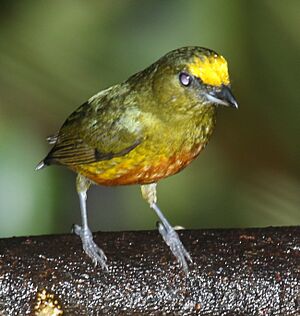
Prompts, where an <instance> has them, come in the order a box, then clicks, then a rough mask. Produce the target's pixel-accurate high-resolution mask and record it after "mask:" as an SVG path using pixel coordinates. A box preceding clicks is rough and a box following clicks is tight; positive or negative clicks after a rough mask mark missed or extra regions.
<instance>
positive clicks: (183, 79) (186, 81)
mask: <svg viewBox="0 0 300 316" xmlns="http://www.w3.org/2000/svg"><path fill="white" fill-rule="evenodd" d="M179 81H180V83H181V84H182V85H183V86H185V87H187V86H189V85H190V84H191V82H192V77H191V76H190V75H189V74H187V73H185V72H181V73H180V74H179Z"/></svg>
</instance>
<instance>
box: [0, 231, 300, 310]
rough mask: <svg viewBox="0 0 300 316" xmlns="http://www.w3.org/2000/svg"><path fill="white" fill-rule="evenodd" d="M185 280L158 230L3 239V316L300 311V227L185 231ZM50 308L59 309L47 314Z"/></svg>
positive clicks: (0, 291)
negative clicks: (90, 253)
mask: <svg viewBox="0 0 300 316" xmlns="http://www.w3.org/2000/svg"><path fill="white" fill-rule="evenodd" d="M179 235H180V237H181V240H182V242H183V243H184V245H185V246H186V248H187V250H188V251H190V254H191V255H192V258H193V260H194V262H193V264H191V265H190V272H189V275H188V276H186V275H185V274H184V273H183V272H182V271H181V270H180V267H178V266H177V265H176V262H174V258H173V256H172V255H171V253H170V251H169V249H168V248H167V246H165V244H164V243H163V241H162V240H161V238H160V236H159V234H158V233H157V232H155V231H139V232H109V233H96V234H95V241H96V242H97V243H98V244H99V245H100V246H101V248H102V249H103V250H104V252H105V253H106V255H107V257H108V265H109V272H104V271H102V270H101V268H100V267H94V266H93V264H92V262H91V261H90V259H89V258H88V257H87V256H86V255H85V254H84V253H83V251H82V250H81V241H80V239H79V238H78V237H76V236H74V235H57V236H39V237H22V238H7V239H0V315H2V314H1V313H3V315H28V314H30V315H61V314H62V313H61V311H63V315H89V316H90V315H195V314H196V315H197V314H200V315H265V316H266V315H272V316H274V315H300V227H281V228H261V229H224V230H191V231H180V232H179ZM47 311H53V313H52V314H51V313H50V312H49V314H47V313H46V312H47Z"/></svg>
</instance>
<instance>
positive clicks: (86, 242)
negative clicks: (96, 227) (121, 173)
mask: <svg viewBox="0 0 300 316" xmlns="http://www.w3.org/2000/svg"><path fill="white" fill-rule="evenodd" d="M90 185H91V182H90V181H89V180H88V179H87V178H85V177H84V176H82V175H78V176H77V179H76V189H77V193H78V195H79V200H80V210H81V219H82V226H79V225H74V232H75V234H76V235H78V236H80V238H81V241H82V247H83V250H84V251H85V253H86V254H87V255H88V256H89V257H90V258H91V259H92V260H93V262H94V264H95V265H97V264H98V263H99V264H100V265H101V267H102V268H103V269H105V270H107V265H106V256H105V254H104V252H103V251H102V249H100V248H99V247H98V246H97V245H96V244H95V242H94V241H93V235H92V232H91V230H90V229H89V226H88V220H87V209H86V199H87V194H86V192H87V190H88V188H89V187H90Z"/></svg>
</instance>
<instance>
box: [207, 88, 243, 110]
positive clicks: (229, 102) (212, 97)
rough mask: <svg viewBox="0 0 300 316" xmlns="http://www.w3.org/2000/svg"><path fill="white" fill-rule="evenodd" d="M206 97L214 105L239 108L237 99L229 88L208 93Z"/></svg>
mask: <svg viewBox="0 0 300 316" xmlns="http://www.w3.org/2000/svg"><path fill="white" fill-rule="evenodd" d="M206 97H207V99H208V100H209V101H211V102H213V103H216V104H221V105H225V106H230V107H232V108H236V109H237V108H238V104H237V102H236V100H235V97H234V96H233V94H232V92H231V90H230V88H229V87H228V86H225V85H223V86H222V87H221V89H220V90H218V91H212V92H209V93H207V94H206Z"/></svg>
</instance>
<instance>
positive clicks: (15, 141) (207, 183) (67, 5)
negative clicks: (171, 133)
mask: <svg viewBox="0 0 300 316" xmlns="http://www.w3.org/2000/svg"><path fill="white" fill-rule="evenodd" d="M0 6H1V10H0V15H1V19H0V38H1V40H0V236H1V237H5V236H13V235H29V234H46V233H58V232H69V231H70V228H71V225H72V224H73V223H75V222H77V223H78V222H80V212H79V203H78V201H77V196H76V191H75V175H74V174H73V173H72V172H70V171H68V170H66V169H65V168H58V167H51V168H47V169H45V170H43V171H40V172H36V171H35V170H34V168H35V165H36V164H37V163H38V162H39V160H41V159H42V158H43V157H44V155H45V154H46V153H47V151H48V150H49V146H48V145H47V143H46V141H45V138H46V136H49V135H51V134H53V133H55V131H56V130H57V129H58V128H59V127H60V125H61V124H62V123H63V121H64V119H65V118H66V117H67V116H68V115H69V114H70V113H71V112H72V111H73V110H74V109H75V108H76V107H77V106H79V105H80V104H81V103H83V102H84V101H85V100H86V99H88V98H89V97H90V96H92V95H93V94H95V93H96V92H98V91H100V90H102V89H104V88H106V87H108V86H110V85H112V84H114V83H117V82H120V81H123V80H125V79H126V78H127V77H129V76H130V75H132V74H133V73H135V72H137V71H139V70H141V69H143V68H145V67H146V66H148V65H149V64H150V63H152V62H154V61H155V60H157V59H158V58H159V57H160V56H162V55H163V54H165V53H166V52H168V51H170V50H172V49H174V48H178V47H181V46H186V45H198V46H205V47H209V48H212V49H214V50H216V51H218V52H219V53H221V54H223V55H224V56H225V57H226V58H227V60H228V62H229V69H230V73H231V79H232V87H233V91H234V94H235V96H236V98H237V100H238V102H239V105H240V109H239V110H238V111H234V110H230V109H220V111H219V115H218V124H217V129H216V132H215V134H214V136H213V138H212V140H211V142H210V144H209V145H208V147H207V148H206V149H205V151H204V152H203V153H202V154H201V155H200V156H199V158H198V159H197V160H196V161H195V162H193V164H192V165H191V166H189V167H188V168H187V169H186V170H185V171H183V172H182V173H180V174H178V175H176V176H173V177H171V178H168V179H165V180H163V181H161V183H160V184H159V186H158V198H159V205H160V206H161V208H162V210H163V211H164V212H165V214H166V216H167V217H168V218H169V220H170V222H171V223H172V224H174V225H181V226H184V227H187V228H201V227H245V226H270V225H293V224H299V223H300V212H299V210H300V164H299V161H300V137H299V135H300V128H299V122H300V108H299V93H298V92H297V91H298V90H299V88H298V86H299V79H300V78H299V77H300V71H299V51H300V40H299V27H300V22H299V18H298V14H297V12H299V8H300V4H299V1H297V0H295V1H291V0H289V1H285V2H284V3H283V2H282V1H280V0H273V1H271V0H269V1H264V0H256V1H240V0H231V1H216V0H209V1H208V0H207V1H200V0H199V1H197V0H192V1H170V0H169V1H158V0H157V1H137V0H126V1H125V0H124V1H108V0H105V1H58V0H52V1H0ZM88 196H89V199H88V209H89V220H90V225H91V227H92V229H93V230H126V229H129V230H135V229H153V228H155V222H156V220H157V219H156V217H155V215H154V214H153V213H152V212H151V211H150V209H149V208H148V206H147V205H146V203H145V202H144V201H143V200H142V198H141V196H140V192H139V188H138V187H137V186H129V187H116V188H104V187H93V188H92V189H91V190H90V191H89V195H88Z"/></svg>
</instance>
